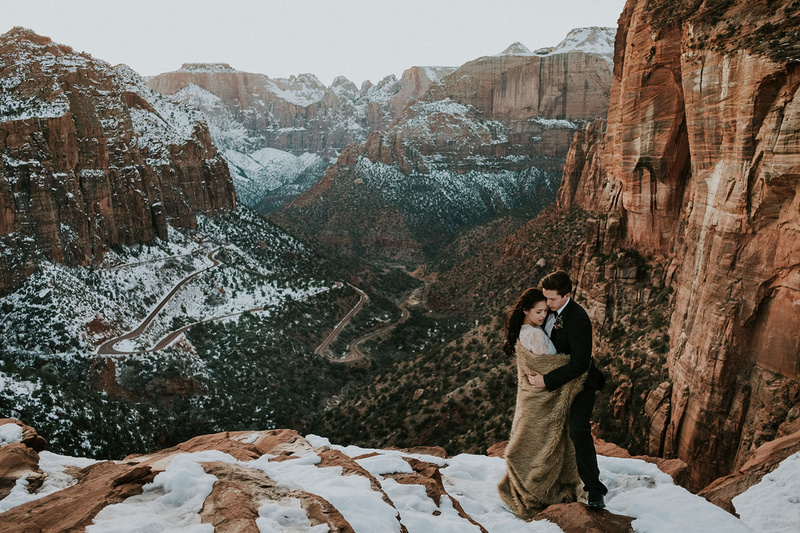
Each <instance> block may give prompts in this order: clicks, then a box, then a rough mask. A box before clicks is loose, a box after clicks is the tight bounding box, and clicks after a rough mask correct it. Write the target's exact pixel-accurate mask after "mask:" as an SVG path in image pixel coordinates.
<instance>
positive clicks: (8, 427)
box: [0, 423, 22, 446]
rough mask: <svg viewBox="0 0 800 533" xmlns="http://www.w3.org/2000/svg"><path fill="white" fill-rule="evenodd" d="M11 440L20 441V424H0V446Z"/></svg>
mask: <svg viewBox="0 0 800 533" xmlns="http://www.w3.org/2000/svg"><path fill="white" fill-rule="evenodd" d="M12 442H22V426H19V425H17V424H14V423H8V424H3V425H2V426H0V446H2V445H3V444H10V443H12Z"/></svg>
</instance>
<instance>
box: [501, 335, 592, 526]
mask: <svg viewBox="0 0 800 533" xmlns="http://www.w3.org/2000/svg"><path fill="white" fill-rule="evenodd" d="M515 351H516V356H517V404H516V408H515V410H514V422H513V423H512V425H511V436H510V439H509V443H508V446H507V447H506V464H507V466H508V471H507V472H506V475H505V477H504V478H503V480H502V481H501V482H500V484H499V485H498V487H497V488H498V491H499V492H500V496H501V497H502V499H503V501H504V502H505V503H506V504H507V505H508V506H509V507H511V510H512V511H513V512H514V514H515V515H517V516H519V517H520V518H523V519H526V520H528V519H531V518H533V516H534V515H535V514H536V513H538V512H539V511H541V510H542V509H544V508H545V507H547V506H548V505H552V504H556V503H566V502H574V501H577V500H578V499H581V498H583V497H585V494H584V491H583V489H582V488H581V480H580V478H579V477H578V467H577V463H576V462H575V449H574V447H573V446H572V441H571V439H570V437H569V411H570V407H571V406H572V401H573V400H574V399H575V396H576V395H577V394H578V393H579V392H580V391H581V389H582V388H583V383H584V381H585V379H586V374H585V373H584V374H581V375H580V376H579V377H577V378H575V379H573V380H572V381H569V382H568V383H566V384H564V385H563V386H561V387H559V388H558V389H556V390H555V391H553V392H549V391H548V390H547V389H534V388H533V387H532V386H531V385H530V383H528V379H527V376H528V375H529V374H532V373H533V372H534V371H536V372H538V373H540V374H547V373H548V372H550V371H552V370H554V369H556V368H558V367H560V366H562V365H564V364H566V363H567V362H569V356H568V355H564V354H556V355H550V354H534V353H531V352H530V351H528V350H527V349H525V348H524V347H523V346H522V344H521V343H520V342H519V341H517V344H516V346H515Z"/></svg>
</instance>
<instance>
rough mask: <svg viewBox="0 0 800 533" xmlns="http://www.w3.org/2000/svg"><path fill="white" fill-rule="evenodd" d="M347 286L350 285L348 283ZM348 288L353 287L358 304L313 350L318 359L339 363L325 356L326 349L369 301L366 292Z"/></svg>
mask: <svg viewBox="0 0 800 533" xmlns="http://www.w3.org/2000/svg"><path fill="white" fill-rule="evenodd" d="M348 285H350V284H349V283H348ZM350 286H351V287H353V289H355V291H356V292H358V294H359V299H358V303H357V304H356V305H355V307H353V308H352V309H351V310H350V312H349V313H347V314H346V315H345V317H344V318H343V319H342V320H341V321H340V322H339V323H338V324H336V327H335V328H333V331H331V332H330V333H329V334H328V336H327V337H325V340H324V341H322V344H320V345H319V346H317V349H316V350H314V353H315V354H317V355H319V356H320V357H325V358H327V359H330V360H331V361H339V359H333V358H331V357H328V356H327V355H325V352H327V351H328V348H330V346H331V344H332V343H333V342H334V341H335V340H336V338H337V337H338V336H339V333H341V332H342V330H343V329H344V327H345V326H346V325H347V324H349V323H350V319H352V318H353V317H354V316H355V314H356V313H358V312H359V311H361V308H362V307H364V302H368V301H369V296H367V293H366V292H364V291H362V290H361V289H359V288H358V287H355V286H353V285H350Z"/></svg>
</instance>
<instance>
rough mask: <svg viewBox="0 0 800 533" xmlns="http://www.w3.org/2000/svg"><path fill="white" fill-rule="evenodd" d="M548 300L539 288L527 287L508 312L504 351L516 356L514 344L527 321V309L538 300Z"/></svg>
mask: <svg viewBox="0 0 800 533" xmlns="http://www.w3.org/2000/svg"><path fill="white" fill-rule="evenodd" d="M545 300H547V298H545V297H544V294H542V291H540V290H539V289H527V290H526V291H525V292H523V293H522V296H520V297H519V300H517V304H516V305H515V306H514V309H512V310H511V311H509V312H508V318H506V329H505V332H506V341H505V342H504V343H503V351H504V352H506V354H508V356H509V357H513V356H514V346H515V345H516V344H517V339H518V338H519V330H520V328H521V327H522V323H523V322H524V321H525V310H526V309H530V308H531V307H533V306H534V305H536V304H537V303H538V302H543V301H545Z"/></svg>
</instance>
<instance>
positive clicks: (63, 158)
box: [0, 28, 235, 290]
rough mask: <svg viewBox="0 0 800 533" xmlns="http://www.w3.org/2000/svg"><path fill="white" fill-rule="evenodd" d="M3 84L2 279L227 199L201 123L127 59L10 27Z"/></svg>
mask: <svg viewBox="0 0 800 533" xmlns="http://www.w3.org/2000/svg"><path fill="white" fill-rule="evenodd" d="M0 86H2V89H3V90H2V93H0V153H2V162H0V290H4V289H8V288H11V287H14V286H16V285H18V284H19V283H20V282H21V280H23V279H24V278H25V277H26V276H27V275H28V274H30V273H31V272H32V271H33V270H34V269H35V264H36V262H37V261H39V260H42V259H53V260H55V261H59V262H66V263H69V264H75V265H78V264H79V265H87V264H91V263H93V262H96V261H98V260H99V259H100V258H101V257H102V255H103V253H104V251H106V250H108V248H109V247H110V246H112V245H114V244H117V243H123V244H134V243H137V242H147V241H151V240H153V239H154V238H155V237H160V238H162V239H166V238H167V225H168V224H170V225H173V226H180V227H193V226H194V224H195V217H194V211H195V210H203V211H217V210H221V209H233V208H234V207H235V192H234V190H233V185H232V182H231V180H230V175H229V172H228V168H227V165H226V164H225V161H224V160H223V159H222V158H221V157H220V156H219V155H218V154H217V152H216V149H215V148H214V145H213V144H212V142H211V138H210V136H209V133H208V129H207V128H206V126H205V124H203V123H201V122H197V120H196V119H197V117H193V116H192V115H191V114H190V112H189V111H188V110H185V109H181V108H179V107H177V106H175V105H173V104H170V103H169V102H166V101H164V99H163V97H160V96H159V95H157V94H155V93H153V92H152V91H150V90H149V89H147V87H146V86H145V85H144V82H143V81H142V80H141V78H139V77H138V75H136V74H135V73H134V72H133V71H131V70H130V69H128V68H127V67H125V66H120V67H116V68H111V67H110V66H109V65H108V64H107V63H104V62H102V61H99V60H95V59H93V58H92V57H91V56H88V55H85V54H78V53H76V52H74V51H73V50H72V49H71V48H69V47H66V46H62V45H59V44H56V43H53V42H52V41H50V39H48V38H46V37H41V36H38V35H36V34H35V33H33V32H31V31H30V30H25V29H23V28H15V29H13V30H11V31H10V32H8V33H6V34H4V35H2V36H0Z"/></svg>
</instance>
